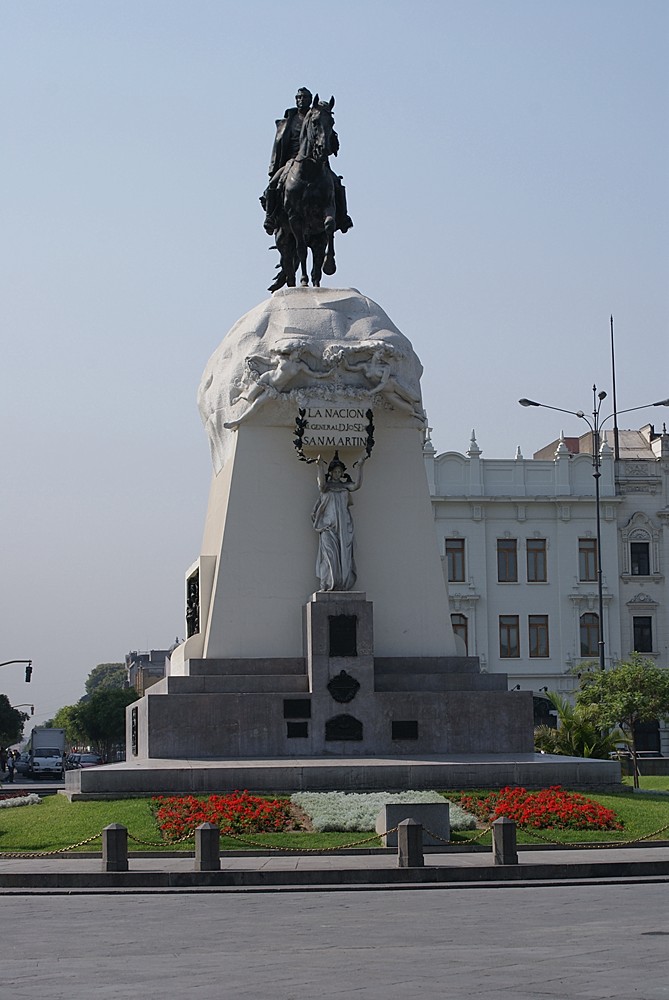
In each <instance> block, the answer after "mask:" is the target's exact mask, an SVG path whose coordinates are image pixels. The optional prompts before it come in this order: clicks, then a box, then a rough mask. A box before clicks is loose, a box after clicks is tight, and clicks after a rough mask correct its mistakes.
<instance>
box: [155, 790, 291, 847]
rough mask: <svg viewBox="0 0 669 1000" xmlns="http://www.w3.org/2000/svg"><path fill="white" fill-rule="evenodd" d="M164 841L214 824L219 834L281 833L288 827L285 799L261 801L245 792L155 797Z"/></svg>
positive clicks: (158, 821) (288, 806) (261, 799)
mask: <svg viewBox="0 0 669 1000" xmlns="http://www.w3.org/2000/svg"><path fill="white" fill-rule="evenodd" d="M151 801H152V804H153V806H154V808H155V815H156V821H157V823H158V826H159V827H160V830H161V832H162V834H163V836H164V837H165V839H166V840H179V839H180V838H181V837H185V836H186V835H187V834H189V833H190V834H192V833H193V831H194V830H195V827H196V826H199V825H200V823H214V824H215V825H216V826H217V827H218V828H219V829H220V831H221V833H237V834H239V833H280V832H281V831H283V830H286V829H288V827H289V826H290V802H289V801H288V800H287V799H263V798H260V797H258V796H256V795H249V793H248V792H246V791H244V792H231V793H230V794H229V795H209V796H207V797H206V798H197V797H196V796H195V795H186V796H183V797H181V796H171V797H166V796H162V795H160V796H158V797H156V798H154V799H152V800H151Z"/></svg>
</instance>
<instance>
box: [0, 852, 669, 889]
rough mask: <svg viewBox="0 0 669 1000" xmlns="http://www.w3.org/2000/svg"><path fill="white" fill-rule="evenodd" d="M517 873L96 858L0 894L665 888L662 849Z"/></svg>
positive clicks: (526, 858)
mask: <svg viewBox="0 0 669 1000" xmlns="http://www.w3.org/2000/svg"><path fill="white" fill-rule="evenodd" d="M518 859H519V864H518V865H505V866H494V865H493V864H492V853H491V852H489V851H480V852H478V851H477V852H469V851H468V852H461V853H453V852H448V853H443V854H442V853H434V854H432V853H429V854H427V853H426V855H425V866H424V867H423V868H398V867H397V855H396V854H395V853H390V852H379V853H378V854H373V853H370V854H362V855H361V854H350V855H347V854H329V855H295V854H272V855H267V856H257V855H255V856H249V855H246V854H241V853H240V854H239V855H236V856H234V857H232V856H222V857H221V870H220V871H215V872H197V871H195V870H194V859H193V856H192V855H191V856H188V855H186V856H180V857H165V856H161V857H155V856H153V857H148V856H141V855H140V856H138V855H132V854H131V855H130V860H129V871H127V872H105V871H103V870H102V861H101V859H100V858H99V857H90V856H89V857H75V856H73V855H69V856H62V855H60V856H59V855H55V856H51V857H46V858H24V859H14V860H9V859H5V860H2V859H1V856H0V892H7V891H21V890H23V891H26V890H28V891H30V890H32V891H39V890H50V891H54V890H75V891H76V890H98V891H99V890H109V889H114V890H119V889H120V890H123V889H127V890H135V891H137V890H140V889H146V890H151V889H162V890H165V889H168V890H178V889H183V890H191V891H192V890H197V889H209V890H210V889H238V890H240V889H266V890H272V889H278V888H282V889H284V890H285V889H295V890H297V889H301V890H303V889H305V888H324V887H331V888H338V887H346V886H348V887H358V888H364V887H370V886H399V885H407V884H411V885H416V886H417V885H435V884H442V885H447V884H449V883H452V884H457V885H458V886H459V887H463V886H464V885H467V884H468V885H480V884H481V883H492V884H496V883H499V884H505V883H506V884H508V883H509V882H533V881H542V882H543V881H550V882H555V881H557V882H559V883H569V882H573V881H583V880H590V879H600V880H601V879H605V880H611V879H625V880H630V879H656V880H657V879H660V880H665V879H666V880H669V846H664V845H663V846H658V847H621V848H608V849H602V848H593V849H574V850H554V849H545V850H544V849H540V850H531V851H527V850H522V849H521V850H519V852H518Z"/></svg>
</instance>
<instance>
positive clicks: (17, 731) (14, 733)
mask: <svg viewBox="0 0 669 1000" xmlns="http://www.w3.org/2000/svg"><path fill="white" fill-rule="evenodd" d="M28 718H29V716H28V714H27V713H26V712H19V710H18V708H12V705H11V702H10V700H9V698H8V697H7V695H6V694H0V746H3V747H7V746H11V744H12V743H18V742H19V740H20V739H21V737H22V736H23V726H24V723H25V722H27V720H28Z"/></svg>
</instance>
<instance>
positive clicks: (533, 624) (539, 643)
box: [528, 615, 548, 656]
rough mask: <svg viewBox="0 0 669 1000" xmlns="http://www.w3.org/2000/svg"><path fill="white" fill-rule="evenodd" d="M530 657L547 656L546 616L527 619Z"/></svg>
mask: <svg viewBox="0 0 669 1000" xmlns="http://www.w3.org/2000/svg"><path fill="white" fill-rule="evenodd" d="M528 632H529V640H530V656H548V615H530V616H529V617H528Z"/></svg>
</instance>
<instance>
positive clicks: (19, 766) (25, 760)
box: [14, 753, 30, 777]
mask: <svg viewBox="0 0 669 1000" xmlns="http://www.w3.org/2000/svg"><path fill="white" fill-rule="evenodd" d="M14 770H15V771H16V773H17V774H22V775H23V776H24V777H25V775H26V774H27V773H28V771H29V770H30V754H29V753H22V754H21V756H20V757H18V758H17V760H15V762H14Z"/></svg>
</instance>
